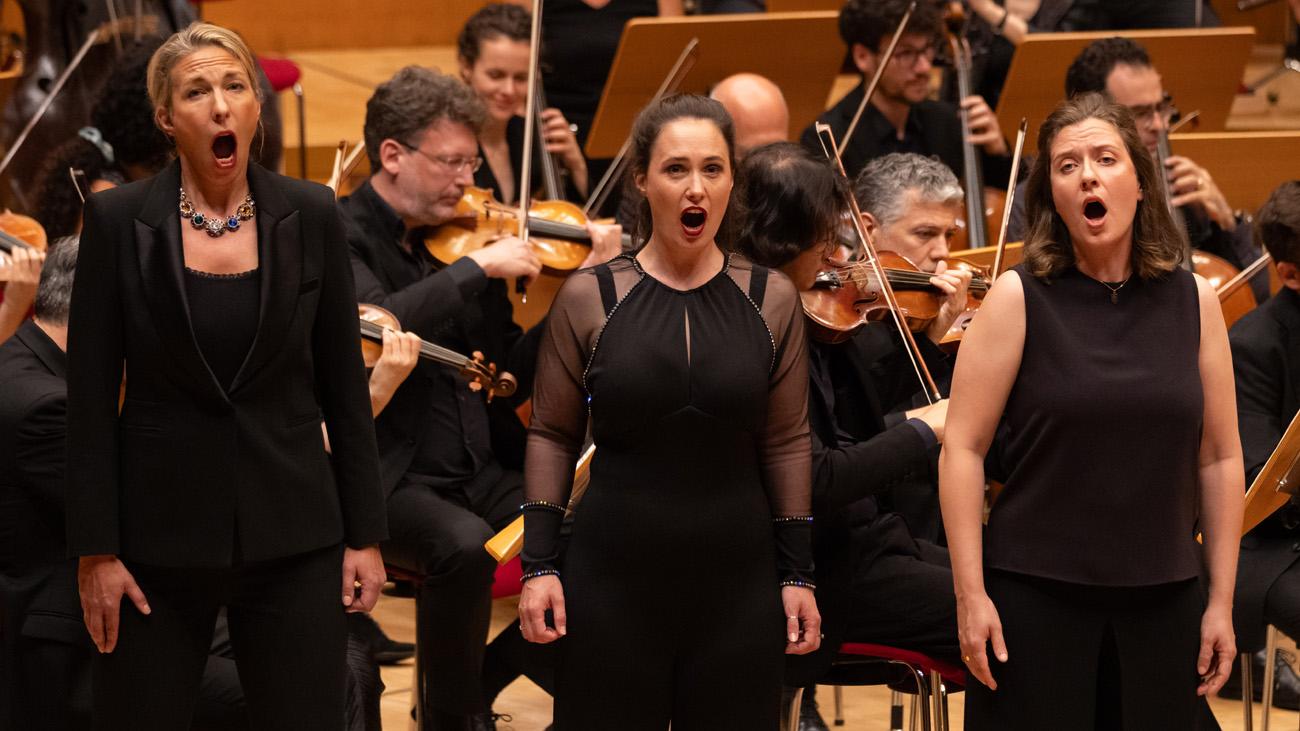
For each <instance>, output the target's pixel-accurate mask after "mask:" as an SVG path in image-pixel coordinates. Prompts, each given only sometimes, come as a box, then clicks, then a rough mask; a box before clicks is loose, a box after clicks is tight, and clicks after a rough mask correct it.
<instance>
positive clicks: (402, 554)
mask: <svg viewBox="0 0 1300 731" xmlns="http://www.w3.org/2000/svg"><path fill="white" fill-rule="evenodd" d="M485 117H486V111H485V109H484V107H483V104H482V102H481V101H480V100H479V98H478V97H477V96H476V95H475V93H474V91H473V90H471V89H469V88H468V87H466V86H464V85H462V84H461V83H460V82H459V81H457V80H456V79H454V78H452V77H449V76H442V75H440V74H437V73H435V72H432V71H429V70H428V69H424V68H421V67H418V66H408V67H406V68H404V69H402V70H400V71H398V72H397V73H396V74H395V75H394V76H393V78H391V79H390V80H388V81H386V82H384V83H383V84H381V85H380V86H379V88H378V89H376V90H375V93H374V95H373V96H372V97H371V98H370V101H369V102H368V103H367V105H366V123H365V140H366V150H367V154H368V155H369V156H370V167H371V170H372V171H373V173H372V175H371V177H370V179H369V180H368V181H366V182H365V183H364V184H363V185H362V186H361V187H360V188H359V189H358V190H357V191H356V192H355V193H353V194H352V195H350V196H347V197H345V198H343V199H341V200H340V201H339V205H340V207H341V208H342V210H343V217H344V225H345V227H346V230H347V236H348V242H349V244H350V246H351V254H352V271H353V274H354V276H355V278H356V283H357V297H358V299H359V300H360V301H362V302H368V303H372V304H377V305H380V306H382V307H384V308H386V309H388V310H389V311H391V312H392V313H393V314H394V315H396V316H397V319H398V321H399V322H401V324H402V327H403V328H404V329H405V330H407V331H409V332H413V333H415V334H417V335H419V336H420V337H421V338H423V339H424V340H428V341H430V342H434V343H436V344H438V345H441V346H443V347H446V348H450V349H452V350H455V351H457V352H461V353H466V354H468V353H471V352H473V351H476V350H477V351H482V352H483V354H484V356H485V357H486V359H487V360H488V361H489V362H491V363H495V364H496V365H497V366H498V368H500V369H501V370H504V371H508V372H510V373H512V374H513V375H514V376H515V377H516V378H517V379H518V381H519V391H518V393H517V394H516V397H517V398H519V399H524V398H527V396H528V394H529V391H530V388H531V381H532V374H533V367H534V363H535V361H536V358H537V341H538V336H539V335H540V331H541V330H540V328H534V329H533V330H532V331H529V332H527V333H525V332H524V330H523V329H522V328H520V327H519V326H518V325H516V324H515V323H514V322H513V320H512V307H511V304H510V300H509V298H508V296H507V286H508V284H509V285H510V286H513V283H514V281H515V279H516V278H520V277H522V278H525V279H527V278H531V277H535V276H536V275H537V274H538V272H539V270H540V265H539V263H538V260H537V257H536V255H534V254H533V252H532V250H531V248H530V247H529V245H528V244H526V243H525V242H523V241H521V240H519V239H518V238H515V237H512V236H507V237H503V238H502V239H500V240H498V241H496V242H495V243H492V244H490V245H488V246H485V247H483V248H481V249H478V250H476V251H473V252H471V253H469V254H467V255H465V256H463V257H461V258H460V259H458V260H456V261H455V262H452V263H450V264H446V265H444V264H442V263H441V262H438V261H436V260H434V259H433V258H432V257H431V256H430V254H429V253H428V251H427V250H426V249H425V246H424V243H423V242H424V236H425V234H426V233H428V231H429V230H430V228H431V227H434V226H437V225H438V224H441V223H444V222H445V221H447V220H449V219H451V218H452V217H453V216H454V215H455V212H456V204H457V203H459V202H460V200H461V196H462V194H463V193H464V190H465V187H466V186H468V185H470V184H472V182H473V180H472V177H471V176H472V175H473V173H474V171H475V170H476V169H478V167H479V165H481V164H482V158H480V157H478V151H479V145H478V139H477V137H476V132H477V131H478V130H479V129H480V128H481V125H482V124H483V123H484V119H485ZM591 231H592V234H593V237H594V240H595V246H594V247H593V249H594V250H596V251H603V250H604V247H608V246H612V247H613V251H617V250H618V247H619V246H620V243H619V238H620V236H621V230H620V229H618V227H599V226H592V227H591ZM593 256H594V255H593ZM515 405H516V404H515V403H511V402H509V401H508V400H506V399H496V400H494V401H493V402H492V403H491V404H488V403H487V402H486V401H485V399H484V395H483V394H482V393H481V392H476V391H474V390H472V389H471V388H470V386H469V385H468V384H467V383H466V382H465V381H464V380H463V379H462V378H461V376H460V374H459V372H458V371H456V369H454V368H451V367H448V366H442V365H439V364H436V363H433V362H429V361H423V362H421V363H420V364H419V365H418V366H416V369H415V371H414V372H413V373H411V375H410V376H409V377H407V378H406V380H405V381H403V382H402V384H401V386H400V387H399V388H398V389H397V391H396V393H395V394H394V395H393V397H392V400H391V401H390V402H389V403H388V405H387V407H386V408H384V410H383V411H382V412H381V413H380V414H379V415H378V416H377V417H376V420H375V431H376V434H377V437H378V441H379V455H380V470H381V473H382V474H381V483H382V486H383V489H384V492H385V495H386V496H387V499H388V516H389V530H390V533H391V536H392V538H391V540H390V541H389V542H387V543H385V544H384V551H385V556H386V557H387V559H388V561H389V562H390V563H393V564H396V565H398V566H401V567H403V568H406V569H409V570H412V571H415V572H417V573H419V574H420V575H421V576H423V582H422V584H421V585H420V586H419V587H418V588H417V591H418V592H420V593H421V601H420V615H419V617H417V622H416V651H417V652H418V653H419V658H420V671H421V675H422V677H421V678H420V681H419V685H420V687H421V688H422V692H423V693H424V699H423V706H424V707H425V708H426V709H427V710H428V711H429V717H428V718H425V719H422V720H423V722H424V724H425V727H426V728H427V729H433V730H434V731H444V730H454V731H465V730H466V729H471V728H473V729H477V728H491V723H492V720H491V715H490V707H489V703H488V700H487V699H486V698H485V697H484V692H483V687H482V682H481V677H480V676H481V673H482V666H483V657H484V645H485V642H486V639H487V633H488V625H489V622H490V620H491V602H492V597H491V587H492V580H493V574H494V572H495V570H496V562H495V561H494V560H493V559H492V557H491V556H490V555H489V554H488V553H487V551H486V550H485V549H484V547H483V544H484V543H485V542H486V541H487V539H488V538H491V537H492V536H493V535H494V534H495V533H496V531H497V530H500V529H501V528H504V527H505V526H506V525H507V524H509V523H510V522H511V521H512V520H514V518H515V517H516V516H517V515H518V513H519V505H520V504H521V503H522V502H523V481H522V477H521V475H520V474H519V472H518V471H517V470H518V469H519V467H520V466H521V464H522V458H523V452H522V449H523V438H524V428H523V424H521V423H520V421H519V418H518V417H517V416H516V415H515V413H514V406H515Z"/></svg>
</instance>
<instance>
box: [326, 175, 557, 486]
mask: <svg viewBox="0 0 1300 731" xmlns="http://www.w3.org/2000/svg"><path fill="white" fill-rule="evenodd" d="M339 206H340V208H341V209H342V212H343V219H344V226H345V228H346V231H347V237H348V243H349V245H350V247H351V252H352V269H353V274H354V277H355V279H356V282H357V298H358V299H359V300H360V301H361V302H368V303H372V304H377V305H380V306H381V307H384V308H385V309H387V310H389V311H390V312H392V313H393V314H394V315H396V316H397V319H398V321H399V322H400V323H401V325H402V329H403V330H406V331H408V332H414V333H416V334H417V335H419V336H420V337H421V338H423V339H424V340H427V341H430V342H433V343H436V344H438V345H441V346H443V347H445V348H448V349H451V350H453V351H456V352H458V353H463V354H467V355H468V354H470V353H471V352H473V351H475V350H478V351H482V352H483V354H484V356H485V358H486V359H487V360H488V361H489V362H492V363H496V364H497V365H498V367H499V369H500V370H505V371H509V372H510V373H511V374H513V375H514V376H515V377H516V379H517V380H518V381H519V384H520V389H519V393H520V394H521V395H520V396H519V397H520V398H526V397H527V393H528V390H529V388H530V386H531V377H532V370H533V367H534V364H535V361H536V357H537V350H536V347H537V336H536V335H534V336H532V337H528V336H526V335H525V333H524V331H523V330H522V329H521V328H520V327H519V326H518V325H516V324H515V323H514V322H513V320H512V314H513V311H512V308H511V305H510V300H509V297H508V296H507V294H506V282H505V281H504V280H501V279H491V278H489V277H488V276H487V275H486V274H485V273H484V271H483V269H482V268H481V267H479V265H478V264H477V263H475V262H474V261H473V260H472V259H470V258H469V257H462V258H461V259H459V260H457V261H456V262H454V263H452V264H450V265H447V266H443V265H442V264H441V263H440V262H437V261H436V260H434V259H433V258H432V257H431V256H430V255H429V253H428V251H427V250H426V249H425V248H424V246H423V243H422V242H423V238H424V233H425V230H424V229H414V230H410V231H408V230H407V229H406V226H405V225H404V224H403V223H402V220H401V217H400V216H399V215H398V214H397V212H396V211H395V210H393V208H392V206H390V205H389V204H388V202H387V201H385V200H384V199H383V197H382V196H380V195H379V193H378V192H377V191H376V190H375V189H374V187H373V186H371V184H370V183H369V181H367V182H366V183H365V184H363V185H362V186H361V187H360V188H358V189H357V191H356V192H355V193H353V194H352V195H350V196H347V197H344V198H342V199H340V201H339ZM537 332H538V333H540V330H538V331H537ZM375 429H376V434H377V436H378V438H379V452H380V466H381V470H382V472H383V478H382V479H383V484H384V486H385V488H386V490H388V491H390V492H391V490H392V489H393V488H395V487H396V485H397V483H398V482H399V481H400V480H402V479H403V477H405V479H406V480H408V481H415V482H420V483H422V484H429V485H434V486H450V485H457V484H463V483H465V482H466V481H468V480H469V479H471V478H472V477H473V476H475V475H477V474H478V473H479V472H480V471H481V470H482V469H483V468H484V467H485V466H486V465H487V464H488V463H490V462H492V461H493V460H498V461H503V462H504V463H506V464H507V466H514V465H513V464H512V463H513V462H516V461H518V458H517V457H516V456H515V453H516V452H518V453H519V454H520V455H521V454H522V441H523V425H522V424H520V423H519V420H518V418H516V417H514V416H513V414H512V413H511V411H510V402H509V401H507V400H504V399H497V400H494V401H493V403H492V404H490V405H489V404H487V403H486V401H485V399H484V398H483V395H482V393H479V392H475V391H472V390H470V388H469V386H468V384H467V383H466V382H465V380H464V379H463V378H462V377H461V376H460V374H459V372H458V371H457V370H456V369H454V368H451V367H449V366H444V365H440V364H437V363H434V362H432V361H428V360H422V361H421V362H420V364H419V365H418V366H417V367H416V369H415V371H413V372H412V373H411V375H410V376H408V377H407V379H406V381H404V382H403V383H402V385H401V387H399V388H398V390H397V393H396V394H394V396H393V399H392V401H391V402H390V403H389V405H388V407H386V408H385V409H384V411H383V412H381V413H380V415H379V417H378V418H377V419H376V423H375ZM516 441H517V442H518V445H517V446H516ZM494 446H496V447H503V446H504V448H505V451H506V452H507V454H501V453H499V451H498V449H494Z"/></svg>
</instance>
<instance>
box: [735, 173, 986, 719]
mask: <svg viewBox="0 0 1300 731" xmlns="http://www.w3.org/2000/svg"><path fill="white" fill-rule="evenodd" d="M854 189H855V190H854V195H855V196H856V197H857V199H858V203H859V206H860V208H861V210H862V220H863V224H864V226H865V227H866V229H867V230H868V232H869V233H870V234H871V235H872V237H873V238H874V243H875V246H876V249H877V250H878V251H882V252H883V251H892V252H894V253H897V254H901V255H903V256H905V257H907V258H908V259H910V260H911V261H912V262H913V263H914V264H916V265H917V268H918V269H920V270H921V271H922V272H925V273H928V274H932V275H934V276H933V277H932V279H931V283H932V284H933V286H935V288H936V289H938V290H940V291H941V292H943V293H944V297H943V305H942V306H941V308H940V313H939V316H938V317H937V318H936V320H935V324H934V325H933V326H931V327H930V328H929V329H928V330H927V332H926V335H927V337H920V333H918V334H917V338H916V339H917V343H918V346H919V348H920V350H921V354H922V357H923V358H925V360H926V363H927V364H928V366H929V368H930V370H931V373H932V374H933V376H934V378H935V379H936V380H937V381H939V383H940V388H941V389H944V388H945V387H944V383H945V381H946V380H947V378H948V377H949V376H950V375H951V364H950V361H949V360H948V359H947V358H946V357H945V356H944V355H943V354H942V353H940V352H939V351H938V349H937V347H936V344H937V343H938V342H939V341H940V340H941V339H942V338H943V336H944V335H945V334H946V333H947V331H948V328H949V327H950V326H951V325H952V323H953V321H954V319H955V317H956V315H958V314H960V313H961V312H962V311H964V309H965V305H966V299H967V289H968V286H969V283H970V274H969V273H968V272H965V271H959V270H951V271H950V270H948V269H947V265H946V263H945V262H944V261H943V259H944V258H945V257H946V256H947V255H948V239H949V238H950V237H951V236H952V234H953V232H954V231H955V230H956V223H955V222H956V217H957V215H958V214H959V213H960V212H961V210H962V192H961V188H960V187H959V186H958V185H957V179H956V177H955V176H954V175H953V173H952V171H951V170H949V169H948V168H947V166H945V165H944V164H943V163H941V162H939V161H937V160H934V159H932V158H928V157H923V156H921V155H917V154H910V153H909V154H899V153H894V154H889V155H885V156H882V157H878V158H875V159H873V160H872V161H871V162H870V163H868V164H867V166H866V167H864V168H863V170H862V171H861V173H860V174H859V175H858V177H857V179H856V181H855V182H854ZM759 261H762V258H761V257H760V258H759ZM903 347H904V346H903V345H902V340H901V338H900V337H899V335H898V333H897V330H896V329H895V328H894V327H893V326H892V325H891V324H886V323H877V322H872V323H868V324H867V325H866V326H865V327H864V328H862V330H861V331H860V332H859V333H858V334H857V335H856V336H854V337H853V338H851V339H849V340H848V341H846V342H844V343H841V344H837V345H825V344H821V343H815V344H814V345H813V346H812V347H811V348H810V351H809V371H810V377H811V383H810V386H811V389H812V393H813V394H815V395H817V396H819V398H815V399H813V400H812V401H813V403H814V404H816V403H818V402H821V403H824V406H822V407H820V408H810V423H813V424H817V423H822V424H827V423H832V424H833V428H826V427H823V431H824V432H831V433H833V435H834V436H833V437H828V436H826V434H825V433H823V434H819V435H818V437H817V439H816V440H815V444H816V445H817V446H816V447H815V448H814V454H815V455H816V454H818V450H819V449H822V448H823V446H824V447H825V448H827V449H829V452H828V454H829V455H830V456H829V457H826V458H825V461H824V462H822V463H823V464H827V465H830V467H829V468H828V469H826V472H828V473H829V474H831V482H832V484H833V483H834V481H835V479H836V478H842V476H843V475H847V474H852V472H851V470H852V469H853V466H854V465H861V467H862V468H864V469H865V468H869V469H872V470H874V471H876V472H877V473H882V472H883V473H887V474H896V475H898V476H897V478H895V479H892V480H891V481H890V484H889V486H888V487H887V488H885V489H884V490H883V491H881V492H877V493H874V494H873V495H870V496H867V497H865V498H859V499H857V500H856V501H854V502H853V503H852V504H851V505H849V506H848V507H847V508H843V509H839V510H832V511H829V514H818V515H817V520H818V521H819V523H820V524H822V525H823V526H827V525H830V526H836V527H839V526H840V525H841V523H842V524H843V530H844V531H845V532H846V535H844V536H842V545H843V547H844V552H846V553H847V554H848V558H847V560H846V561H844V563H845V564H847V566H846V567H845V568H844V569H843V571H844V572H845V573H846V574H847V577H845V578H844V579H841V580H842V581H845V582H846V583H847V590H843V589H841V590H839V591H836V584H835V583H832V586H830V587H823V588H824V589H828V591H827V593H826V594H825V595H824V596H822V595H821V594H820V593H819V597H820V598H819V601H822V600H825V604H824V605H823V609H822V613H823V616H824V617H826V618H827V623H826V625H825V626H826V627H835V628H842V630H837V632H840V634H841V635H842V636H840V639H842V641H844V642H866V643H872V644H881V645H890V646H895V647H903V648H907V649H911V650H918V651H922V652H927V653H931V654H937V655H940V656H946V657H949V658H952V659H955V658H956V657H957V655H958V646H957V644H958V643H957V602H956V597H955V595H954V594H953V588H952V586H953V585H952V569H951V565H950V562H949V558H948V551H947V549H946V548H944V547H943V546H942V545H941V544H940V541H939V535H940V532H941V521H940V517H939V510H938V491H937V476H938V472H937V469H936V461H937V459H938V454H939V446H940V445H941V444H942V442H943V433H944V425H945V422H946V419H947V405H948V401H947V399H942V400H940V401H938V402H936V403H935V404H934V405H932V406H918V407H917V408H913V409H910V410H907V411H902V410H899V411H894V412H892V413H887V411H888V410H889V409H891V408H892V406H893V405H894V404H900V403H902V404H909V403H910V404H911V405H913V406H916V405H917V403H918V402H917V400H916V399H917V398H918V397H919V396H920V394H919V393H918V392H919V391H920V390H921V384H920V383H919V382H918V380H917V377H916V376H915V375H914V374H913V371H912V369H911V367H910V365H909V364H908V363H907V360H908V359H907V354H906V352H905V351H904V350H903ZM945 390H946V389H945ZM827 412H829V414H833V419H831V418H830V416H829V415H828V413H827ZM828 420H829V421H828ZM904 424H910V425H911V426H912V427H914V428H915V431H916V435H919V436H920V439H919V440H911V439H905V440H903V441H899V442H897V445H898V448H897V449H895V450H893V451H892V452H891V453H890V458H889V460H890V461H888V462H886V461H885V459H884V458H881V457H879V456H877V455H879V452H876V451H874V450H873V449H872V448H871V446H870V445H872V444H878V443H879V440H880V439H886V440H892V439H902V436H901V435H900V434H898V432H903V434H909V433H910V432H911V430H910V429H908V428H907V427H906V426H904ZM817 428H818V427H817V426H813V429H814V430H816V429H817ZM891 435H892V436H891ZM916 435H911V436H913V437H914V436H916ZM904 445H913V446H912V447H911V448H908V449H905V448H904ZM918 445H919V446H918ZM876 449H879V447H878V446H877V447H876ZM817 463H818V462H817V461H816V458H815V461H814V464H817ZM817 484H820V483H817ZM817 490H818V488H814V495H816V494H817ZM817 505H818V501H817V500H816V499H815V500H814V506H817ZM815 509H816V508H815ZM819 565H820V563H819ZM826 631H827V632H828V634H829V633H831V632H832V630H831V629H827V630H826ZM837 636H838V635H837ZM817 662H818V660H817V659H816V658H815V657H814V656H810V659H809V660H802V659H795V660H793V661H792V662H791V663H789V664H788V666H787V667H788V672H787V679H788V682H798V683H800V684H803V683H805V682H808V681H812V680H815V678H816V671H817V670H818V667H819V666H818V665H817V664H816V663H817ZM826 728H827V726H826V725H825V722H824V721H823V720H822V718H821V716H820V714H819V712H818V710H817V703H816V701H815V699H814V697H813V693H812V691H811V688H805V691H804V696H803V705H802V707H801V709H800V713H799V729H800V731H824V730H825V729H826Z"/></svg>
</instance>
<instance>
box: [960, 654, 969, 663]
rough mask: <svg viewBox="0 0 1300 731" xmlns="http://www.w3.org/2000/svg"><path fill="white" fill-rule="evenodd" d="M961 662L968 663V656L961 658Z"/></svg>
mask: <svg viewBox="0 0 1300 731" xmlns="http://www.w3.org/2000/svg"><path fill="white" fill-rule="evenodd" d="M962 661H964V662H970V655H967V656H966V657H963V658H962Z"/></svg>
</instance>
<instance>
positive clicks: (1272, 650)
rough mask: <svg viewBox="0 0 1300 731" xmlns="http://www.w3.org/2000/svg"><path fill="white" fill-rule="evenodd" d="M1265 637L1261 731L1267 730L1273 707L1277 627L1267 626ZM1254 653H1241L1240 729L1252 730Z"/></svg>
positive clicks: (1253, 714)
mask: <svg viewBox="0 0 1300 731" xmlns="http://www.w3.org/2000/svg"><path fill="white" fill-rule="evenodd" d="M1266 636H1267V639H1266V640H1265V644H1264V693H1263V695H1262V697H1261V698H1260V704H1261V705H1263V706H1264V709H1263V710H1262V711H1260V722H1259V725H1260V727H1261V728H1262V729H1263V731H1268V712H1269V710H1270V709H1272V708H1273V674H1274V672H1275V671H1276V666H1275V665H1274V663H1275V662H1276V661H1277V627H1274V626H1273V625H1271V624H1270V625H1269V626H1268V634H1267V635H1266ZM1253 654H1254V653H1250V652H1243V653H1241V656H1240V660H1241V706H1242V713H1243V714H1244V717H1243V721H1244V723H1243V724H1242V729H1244V731H1252V729H1253V724H1254V716H1255V713H1254V705H1255V701H1254V699H1255V691H1254V687H1255V686H1254V684H1253V682H1252V681H1253V680H1254V678H1253V677H1251V676H1252V675H1253V670H1252V668H1251V662H1250V658H1251V655H1253Z"/></svg>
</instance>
